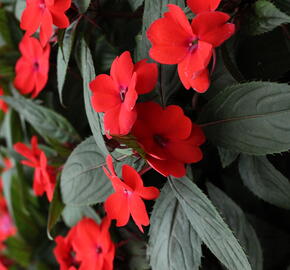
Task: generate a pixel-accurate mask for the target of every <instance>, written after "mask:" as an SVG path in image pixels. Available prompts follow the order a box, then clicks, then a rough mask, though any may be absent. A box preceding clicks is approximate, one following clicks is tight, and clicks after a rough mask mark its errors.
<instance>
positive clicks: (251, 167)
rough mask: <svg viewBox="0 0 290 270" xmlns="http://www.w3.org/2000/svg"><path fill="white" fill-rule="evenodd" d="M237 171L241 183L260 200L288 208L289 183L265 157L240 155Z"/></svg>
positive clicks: (289, 205) (289, 199)
mask: <svg viewBox="0 0 290 270" xmlns="http://www.w3.org/2000/svg"><path fill="white" fill-rule="evenodd" d="M239 171H240V175H241V178H242V180H243V183H244V184H245V186H247V187H248V188H249V190H251V191H252V192H253V193H254V194H255V195H256V196H258V197H259V198H261V199H262V200H264V201H266V202H268V203H271V204H273V205H276V206H278V207H282V208H285V209H290V197H289V194H290V183H289V180H288V179H287V178H286V177H285V176H284V175H282V174H281V173H280V172H279V171H278V170H276V169H275V167H274V166H273V165H272V164H271V163H270V162H269V161H268V159H267V158H266V157H253V156H247V155H241V157H240V162H239Z"/></svg>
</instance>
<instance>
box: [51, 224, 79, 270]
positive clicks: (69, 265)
mask: <svg viewBox="0 0 290 270" xmlns="http://www.w3.org/2000/svg"><path fill="white" fill-rule="evenodd" d="M75 228H76V227H74V228H72V229H71V230H70V232H69V233H68V235H67V236H66V237H63V236H57V237H56V238H55V242H56V247H55V248H54V250H53V253H54V255H55V258H56V260H57V262H58V263H59V264H60V270H76V269H79V266H80V262H78V261H77V260H76V258H75V255H76V254H75V250H74V249H73V246H72V238H73V237H74V236H75V233H76V229H75Z"/></svg>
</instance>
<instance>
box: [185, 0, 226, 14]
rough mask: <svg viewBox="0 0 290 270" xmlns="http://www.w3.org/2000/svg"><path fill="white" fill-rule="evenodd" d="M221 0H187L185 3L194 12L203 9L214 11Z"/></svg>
mask: <svg viewBox="0 0 290 270" xmlns="http://www.w3.org/2000/svg"><path fill="white" fill-rule="evenodd" d="M220 2H221V0H187V5H188V6H189V8H190V9H191V11H192V12H193V13H195V14H198V13H200V12H204V11H214V10H216V9H217V7H218V6H219V4H220Z"/></svg>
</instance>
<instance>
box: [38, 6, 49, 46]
mask: <svg viewBox="0 0 290 270" xmlns="http://www.w3.org/2000/svg"><path fill="white" fill-rule="evenodd" d="M51 35H52V17H51V14H50V12H49V11H48V10H45V13H44V14H43V18H42V22H41V26H40V43H41V45H42V47H44V46H45V45H46V44H47V42H48V41H49V39H50V37H51Z"/></svg>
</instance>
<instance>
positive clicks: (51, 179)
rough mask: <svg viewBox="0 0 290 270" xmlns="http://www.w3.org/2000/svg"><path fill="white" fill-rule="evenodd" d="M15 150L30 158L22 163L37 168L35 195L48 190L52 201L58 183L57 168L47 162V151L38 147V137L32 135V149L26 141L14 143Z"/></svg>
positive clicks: (34, 183) (49, 198)
mask: <svg viewBox="0 0 290 270" xmlns="http://www.w3.org/2000/svg"><path fill="white" fill-rule="evenodd" d="M14 150H15V151H16V152H18V153H19V154H21V155H23V156H24V157H26V158H27V159H28V160H22V161H21V163H22V164H24V165H26V166H29V167H33V168H35V170H34V180H33V190H34V193H35V195H37V196H41V195H42V194H43V193H44V192H46V195H47V198H48V200H49V201H51V200H52V197H53V191H54V188H55V184H56V175H55V170H54V168H53V167H52V166H50V165H48V164H47V158H46V155H45V153H44V152H43V151H42V150H40V149H39V148H38V144H37V137H36V136H33V137H32V139H31V149H30V148H29V147H27V146H26V145H25V144H24V143H20V142H18V143H16V144H14Z"/></svg>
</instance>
